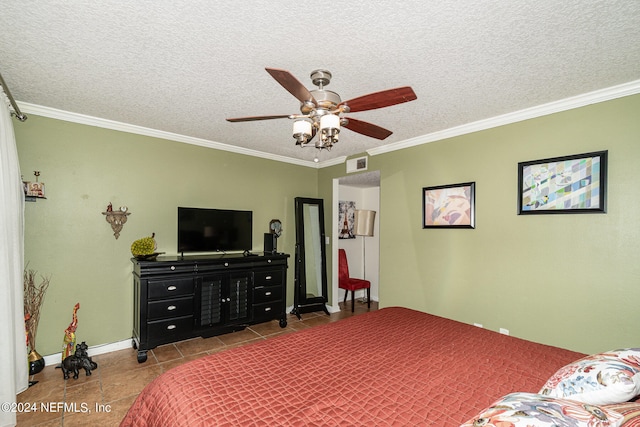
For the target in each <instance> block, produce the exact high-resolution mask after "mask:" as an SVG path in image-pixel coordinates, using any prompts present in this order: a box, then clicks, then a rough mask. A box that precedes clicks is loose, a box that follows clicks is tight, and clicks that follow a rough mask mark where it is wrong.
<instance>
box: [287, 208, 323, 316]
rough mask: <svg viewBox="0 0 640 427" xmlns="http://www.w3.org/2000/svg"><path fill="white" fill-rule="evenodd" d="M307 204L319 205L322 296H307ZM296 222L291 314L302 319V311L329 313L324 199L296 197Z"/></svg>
mask: <svg viewBox="0 0 640 427" xmlns="http://www.w3.org/2000/svg"><path fill="white" fill-rule="evenodd" d="M306 205H317V206H318V220H319V222H320V224H318V225H319V230H320V257H321V266H320V269H321V281H322V283H321V284H320V285H321V290H322V295H321V296H314V297H311V298H309V297H307V292H306V289H307V277H306V264H305V257H306V251H305V239H304V231H305V229H304V207H305V206H306ZM295 222H296V260H295V263H296V266H295V280H294V286H295V287H294V305H293V310H292V311H291V314H295V315H296V316H297V317H298V319H300V318H301V317H300V314H301V313H309V312H313V311H320V310H322V311H324V312H325V313H326V314H329V310H327V306H326V303H327V301H328V289H327V254H326V252H327V250H326V244H325V242H326V235H325V227H324V200H323V199H313V198H308V197H296V198H295Z"/></svg>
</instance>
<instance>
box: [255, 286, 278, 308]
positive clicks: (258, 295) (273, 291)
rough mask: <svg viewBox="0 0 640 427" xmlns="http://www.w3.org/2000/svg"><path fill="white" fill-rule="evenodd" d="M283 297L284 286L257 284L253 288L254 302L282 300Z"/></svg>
mask: <svg viewBox="0 0 640 427" xmlns="http://www.w3.org/2000/svg"><path fill="white" fill-rule="evenodd" d="M281 299H282V286H257V287H255V288H254V289H253V302H254V303H256V304H260V303H263V302H273V301H280V300H281Z"/></svg>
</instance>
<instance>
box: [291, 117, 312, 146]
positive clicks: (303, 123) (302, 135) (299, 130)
mask: <svg viewBox="0 0 640 427" xmlns="http://www.w3.org/2000/svg"><path fill="white" fill-rule="evenodd" d="M293 137H294V138H295V140H296V144H298V145H303V144H306V143H307V142H309V139H310V138H311V122H309V121H307V120H304V119H302V120H296V121H295V122H293Z"/></svg>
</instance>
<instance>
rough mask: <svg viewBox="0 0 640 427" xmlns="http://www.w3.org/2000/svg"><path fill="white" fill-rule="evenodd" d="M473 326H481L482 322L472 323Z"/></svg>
mask: <svg viewBox="0 0 640 427" xmlns="http://www.w3.org/2000/svg"><path fill="white" fill-rule="evenodd" d="M473 326H477V327H478V328H482V323H474V324H473Z"/></svg>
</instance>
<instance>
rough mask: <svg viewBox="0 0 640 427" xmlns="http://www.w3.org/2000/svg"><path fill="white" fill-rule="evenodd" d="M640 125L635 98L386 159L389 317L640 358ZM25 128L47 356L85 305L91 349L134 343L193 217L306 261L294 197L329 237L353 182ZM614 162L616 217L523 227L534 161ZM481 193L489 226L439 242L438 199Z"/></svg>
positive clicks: (380, 166)
mask: <svg viewBox="0 0 640 427" xmlns="http://www.w3.org/2000/svg"><path fill="white" fill-rule="evenodd" d="M639 113H640V95H635V96H629V97H626V98H621V99H617V100H613V101H608V102H604V103H600V104H596V105H591V106H587V107H583V108H579V109H575V110H571V111H567V112H562V113H557V114H553V115H549V116H545V117H541V118H537V119H531V120H527V121H523V122H520V123H515V124H511V125H506V126H502V127H499V128H495V129H490V130H486V131H482V132H476V133H473V134H469V135H464V136H460V137H456V138H451V139H448V140H446V141H439V142H433V143H429V144H424V145H421V146H417V147H413V148H407V149H403V150H399V151H394V152H390V153H386V154H381V155H376V156H372V157H370V159H369V160H370V161H369V170H380V172H381V187H380V213H379V215H378V218H379V221H380V234H379V237H380V306H381V307H385V306H393V305H400V306H405V307H410V308H415V309H418V310H422V311H426V312H430V313H433V314H437V315H441V316H445V317H449V318H453V319H457V320H460V321H463V322H466V323H474V322H477V323H482V324H483V325H484V327H485V328H488V329H492V330H498V329H499V328H506V329H509V331H510V333H511V335H513V336H517V337H521V338H525V339H529V340H532V341H537V342H542V343H545V344H550V345H555V346H559V347H563V348H568V349H572V350H576V351H582V352H585V353H592V352H597V351H604V350H609V349H612V348H616V347H626V346H637V345H638V341H637V340H638V333H637V325H638V324H640V310H638V308H637V307H638V301H640V286H638V285H639V284H640V283H639V282H640V267H639V266H638V263H637V262H636V257H637V254H638V249H639V246H640V244H639V243H638V242H639V241H640V235H639V234H640V228H639V227H638V218H637V214H636V213H637V212H638V211H640V200H639V199H638V197H636V193H637V190H636V188H635V185H636V183H637V182H638V178H637V177H638V173H639V172H638V167H637V165H638V164H639V160H640V144H639V141H638V140H639V136H640V121H639V120H638V119H637V118H638V116H639ZM14 127H15V131H16V139H17V143H18V153H19V156H20V163H21V168H22V171H23V174H24V177H25V179H31V178H32V173H33V172H32V171H33V170H40V171H41V174H42V175H41V177H40V178H41V179H40V180H41V181H43V182H45V183H46V191H47V197H48V199H47V200H42V201H38V202H37V203H27V205H26V213H25V228H26V230H25V261H26V262H28V263H29V267H30V268H33V269H35V270H37V271H38V272H39V273H41V274H46V275H50V276H51V287H50V289H49V292H48V294H47V297H46V300H45V304H44V307H43V311H42V318H41V323H40V328H39V332H38V350H39V351H40V352H41V353H42V354H45V355H46V354H52V353H56V352H59V351H60V350H61V347H62V336H63V331H64V329H65V328H66V326H67V325H68V324H69V322H70V321H71V313H72V308H73V305H74V304H75V303H76V302H80V304H81V308H80V311H79V312H78V315H79V326H78V331H77V336H78V339H79V340H85V341H87V343H88V344H89V345H97V344H103V343H110V342H116V341H120V340H124V339H126V338H127V337H129V336H130V335H131V324H132V320H131V312H132V299H131V295H132V290H131V263H130V261H129V258H130V253H129V246H130V244H131V242H132V241H133V240H135V239H137V238H140V237H143V236H146V235H149V234H150V233H152V232H155V233H156V237H157V240H158V245H159V247H158V249H159V250H160V251H164V252H167V253H168V254H175V247H176V230H175V223H176V207H177V206H179V205H181V206H188V205H190V206H208V207H220V208H234V209H252V210H253V211H254V249H255V250H259V249H260V248H261V245H262V242H261V238H262V233H263V232H266V231H268V230H267V226H268V223H269V221H270V220H271V219H273V218H279V219H281V220H282V221H283V224H284V234H283V237H282V238H281V239H280V240H279V249H280V250H282V251H285V252H288V253H291V254H293V248H294V240H295V235H294V234H295V233H294V219H293V199H294V197H296V196H305V197H321V198H324V199H325V206H326V207H325V218H326V225H327V234H328V235H329V234H330V233H331V225H332V220H331V218H330V212H331V209H330V207H331V206H332V205H331V203H333V200H332V197H333V196H332V180H333V179H334V178H337V177H340V176H344V175H346V173H345V166H344V164H341V165H337V166H332V167H326V168H323V169H320V170H315V169H312V168H306V167H302V166H295V165H290V164H287V163H281V162H275V161H270V160H264V159H259V158H254V157H248V156H242V155H238V154H233V153H227V152H222V151H217V150H212V149H208V148H203V147H198V146H192V145H187V144H184V143H178V142H171V141H166V140H162V139H157V138H150V137H145V136H140V135H133V134H128V133H124V132H118V131H112V130H106V129H101V128H96V127H90V126H84V125H79V124H72V123H68V122H64V121H60V120H53V119H46V118H42V117H37V116H35V115H31V116H30V117H29V120H27V121H26V122H25V123H16V125H15V126H14ZM599 150H608V151H609V174H608V178H609V180H608V181H609V182H608V212H607V213H606V214H589V215H532V216H518V215H517V214H516V192H517V163H518V162H521V161H527V160H536V159H541V158H548V157H555V156H563V155H570V154H579V153H585V152H590V151H599ZM265 177H267V178H265ZM466 181H475V182H476V228H475V229H474V230H450V229H441V230H423V229H422V227H421V222H422V210H421V205H422V195H421V189H422V187H425V186H433V185H441V184H454V183H460V182H466ZM109 202H112V203H113V205H114V206H115V207H119V206H121V205H126V206H128V207H129V210H130V211H131V212H132V214H131V216H130V217H129V222H127V224H126V225H125V226H124V229H123V231H122V233H121V236H120V238H119V239H118V240H116V239H115V238H114V237H113V233H112V231H111V229H110V227H109V225H108V224H107V223H106V221H105V219H104V216H103V215H102V214H101V212H103V211H104V209H105V208H106V206H107V204H108V203H109ZM336 203H337V201H336ZM329 250H331V249H329ZM330 261H331V257H330V256H329V257H328V262H329V268H332V267H331V262H330ZM289 265H290V268H289V277H288V279H289V285H290V286H289V293H288V297H287V300H288V303H289V304H291V303H292V300H293V298H292V295H293V287H292V284H293V268H292V266H293V263H292V262H291V261H290V262H289ZM330 271H331V270H330ZM329 278H331V274H329ZM329 286H330V287H331V284H329Z"/></svg>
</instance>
